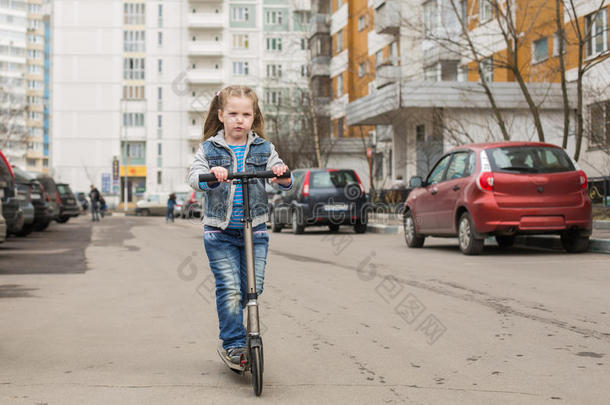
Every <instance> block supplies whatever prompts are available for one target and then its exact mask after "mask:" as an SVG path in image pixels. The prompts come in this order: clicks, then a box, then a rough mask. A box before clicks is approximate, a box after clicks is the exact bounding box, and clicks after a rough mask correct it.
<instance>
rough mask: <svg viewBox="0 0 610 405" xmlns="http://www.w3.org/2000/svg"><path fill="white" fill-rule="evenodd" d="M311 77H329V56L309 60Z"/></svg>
mask: <svg viewBox="0 0 610 405" xmlns="http://www.w3.org/2000/svg"><path fill="white" fill-rule="evenodd" d="M311 76H312V77H314V76H330V56H315V57H314V58H312V59H311Z"/></svg>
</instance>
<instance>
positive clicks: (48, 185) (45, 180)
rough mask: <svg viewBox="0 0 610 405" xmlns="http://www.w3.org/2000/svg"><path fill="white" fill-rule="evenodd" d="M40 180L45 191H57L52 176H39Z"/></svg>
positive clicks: (51, 192)
mask: <svg viewBox="0 0 610 405" xmlns="http://www.w3.org/2000/svg"><path fill="white" fill-rule="evenodd" d="M38 181H39V182H41V183H42V186H43V187H44V189H45V191H46V192H47V193H49V194H53V193H55V192H56V191H57V190H56V189H55V183H54V182H53V180H52V179H51V178H50V177H44V176H42V177H38Z"/></svg>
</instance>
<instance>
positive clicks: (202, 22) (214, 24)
mask: <svg viewBox="0 0 610 405" xmlns="http://www.w3.org/2000/svg"><path fill="white" fill-rule="evenodd" d="M187 21H188V27H189V28H204V29H215V28H222V27H223V24H222V21H223V14H222V13H191V14H189V15H188V17H187Z"/></svg>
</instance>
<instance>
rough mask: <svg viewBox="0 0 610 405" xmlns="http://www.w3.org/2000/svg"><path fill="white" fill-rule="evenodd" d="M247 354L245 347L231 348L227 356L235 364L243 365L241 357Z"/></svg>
mask: <svg viewBox="0 0 610 405" xmlns="http://www.w3.org/2000/svg"><path fill="white" fill-rule="evenodd" d="M245 354H246V348H245V347H231V348H228V349H227V352H226V354H225V356H226V357H227V359H228V360H229V361H230V362H231V363H233V364H240V363H241V356H242V355H245Z"/></svg>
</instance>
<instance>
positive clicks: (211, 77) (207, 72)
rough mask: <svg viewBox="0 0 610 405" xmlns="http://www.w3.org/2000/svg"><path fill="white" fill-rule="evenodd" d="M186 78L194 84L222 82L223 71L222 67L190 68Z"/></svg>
mask: <svg viewBox="0 0 610 405" xmlns="http://www.w3.org/2000/svg"><path fill="white" fill-rule="evenodd" d="M186 80H187V81H188V82H189V83H192V84H222V82H223V72H222V70H221V69H190V70H189V71H188V73H187V74H186Z"/></svg>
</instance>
